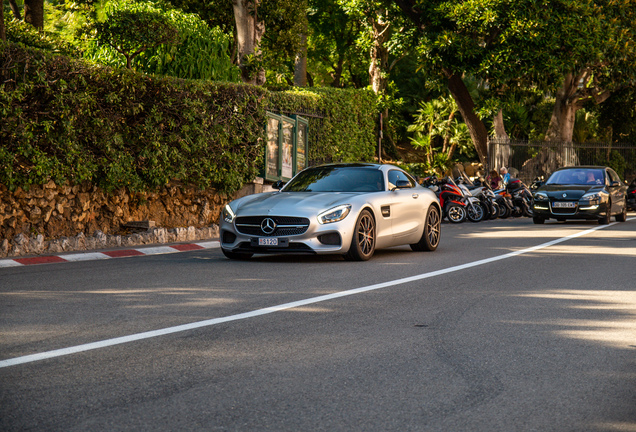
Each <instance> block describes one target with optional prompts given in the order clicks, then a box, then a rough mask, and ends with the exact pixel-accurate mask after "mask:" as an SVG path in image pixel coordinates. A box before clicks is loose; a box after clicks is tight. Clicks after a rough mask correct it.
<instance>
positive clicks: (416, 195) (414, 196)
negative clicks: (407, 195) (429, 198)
mask: <svg viewBox="0 0 636 432" xmlns="http://www.w3.org/2000/svg"><path fill="white" fill-rule="evenodd" d="M411 196H412V197H413V199H417V198H418V197H419V196H420V194H416V193H414V194H413V195H411Z"/></svg>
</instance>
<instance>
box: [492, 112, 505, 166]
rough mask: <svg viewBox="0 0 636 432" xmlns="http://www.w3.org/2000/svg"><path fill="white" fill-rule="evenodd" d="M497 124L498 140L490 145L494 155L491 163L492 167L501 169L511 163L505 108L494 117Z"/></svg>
mask: <svg viewBox="0 0 636 432" xmlns="http://www.w3.org/2000/svg"><path fill="white" fill-rule="evenodd" d="M493 123H494V126H495V135H496V138H497V139H496V141H495V143H494V144H491V145H490V151H491V152H493V153H494V155H490V160H489V161H488V162H489V163H492V167H490V168H491V169H499V168H501V167H508V165H509V164H510V146H509V145H508V142H509V141H510V137H509V136H508V134H507V133H506V127H505V125H504V122H503V110H499V112H498V113H497V115H495V118H494V119H493Z"/></svg>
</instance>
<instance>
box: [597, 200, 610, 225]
mask: <svg viewBox="0 0 636 432" xmlns="http://www.w3.org/2000/svg"><path fill="white" fill-rule="evenodd" d="M611 217H612V203H611V202H608V203H607V212H606V213H605V216H603V217H602V218H600V219H599V220H598V223H599V224H601V225H607V224H608V223H610V218H611Z"/></svg>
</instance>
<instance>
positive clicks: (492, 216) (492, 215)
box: [490, 202, 499, 219]
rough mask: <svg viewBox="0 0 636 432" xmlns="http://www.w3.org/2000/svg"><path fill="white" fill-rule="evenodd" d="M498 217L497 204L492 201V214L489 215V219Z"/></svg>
mask: <svg viewBox="0 0 636 432" xmlns="http://www.w3.org/2000/svg"><path fill="white" fill-rule="evenodd" d="M498 217H499V204H497V203H496V202H494V203H492V214H491V215H490V219H497V218H498Z"/></svg>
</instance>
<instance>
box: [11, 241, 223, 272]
mask: <svg viewBox="0 0 636 432" xmlns="http://www.w3.org/2000/svg"><path fill="white" fill-rule="evenodd" d="M218 247H220V243H219V242H218V241H206V242H197V243H180V244H174V245H170V246H153V247H145V248H138V249H117V250H111V251H104V252H82V253H72V254H63V255H48V256H35V257H27V258H11V259H0V268H2V267H21V266H25V265H33V264H53V263H63V262H76V261H93V260H103V259H110V258H125V257H133V256H147V255H163V254H170V253H177V252H188V251H195V250H203V249H215V248H218Z"/></svg>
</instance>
